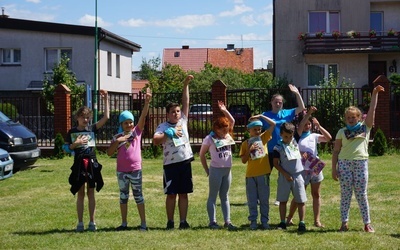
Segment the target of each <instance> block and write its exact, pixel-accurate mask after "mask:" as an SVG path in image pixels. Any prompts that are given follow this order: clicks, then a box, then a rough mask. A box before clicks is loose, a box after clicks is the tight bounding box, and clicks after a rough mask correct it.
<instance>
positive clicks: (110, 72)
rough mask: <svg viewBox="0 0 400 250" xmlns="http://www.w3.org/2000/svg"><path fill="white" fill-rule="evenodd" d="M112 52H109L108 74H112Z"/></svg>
mask: <svg viewBox="0 0 400 250" xmlns="http://www.w3.org/2000/svg"><path fill="white" fill-rule="evenodd" d="M111 63H112V54H111V52H107V75H108V76H111V75H112V64H111Z"/></svg>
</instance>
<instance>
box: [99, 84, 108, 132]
mask: <svg viewBox="0 0 400 250" xmlns="http://www.w3.org/2000/svg"><path fill="white" fill-rule="evenodd" d="M100 96H101V98H102V99H103V101H104V115H103V117H102V118H101V119H100V120H99V121H98V122H97V123H96V128H97V129H99V128H101V127H103V125H104V124H106V122H107V121H108V119H110V103H109V101H108V93H107V90H104V89H100Z"/></svg>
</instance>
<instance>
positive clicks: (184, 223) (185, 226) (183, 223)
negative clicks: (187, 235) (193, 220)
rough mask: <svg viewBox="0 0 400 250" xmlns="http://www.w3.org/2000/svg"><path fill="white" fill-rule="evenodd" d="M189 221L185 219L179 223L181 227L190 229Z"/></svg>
mask: <svg viewBox="0 0 400 250" xmlns="http://www.w3.org/2000/svg"><path fill="white" fill-rule="evenodd" d="M189 228H190V226H189V223H187V221H183V222H181V223H179V229H189Z"/></svg>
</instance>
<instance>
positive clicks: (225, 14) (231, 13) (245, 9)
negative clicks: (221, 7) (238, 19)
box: [219, 4, 253, 17]
mask: <svg viewBox="0 0 400 250" xmlns="http://www.w3.org/2000/svg"><path fill="white" fill-rule="evenodd" d="M252 10H253V9H252V8H251V7H247V6H246V5H244V4H241V5H235V7H234V8H233V10H228V11H223V12H221V13H219V16H221V17H228V16H237V15H240V14H243V13H245V12H249V11H252Z"/></svg>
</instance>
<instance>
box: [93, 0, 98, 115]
mask: <svg viewBox="0 0 400 250" xmlns="http://www.w3.org/2000/svg"><path fill="white" fill-rule="evenodd" d="M94 15H95V20H94V29H95V38H94V84H93V122H94V123H96V122H97V82H98V79H97V78H98V63H97V62H98V55H99V51H98V50H99V41H98V29H97V0H95V13H94Z"/></svg>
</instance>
